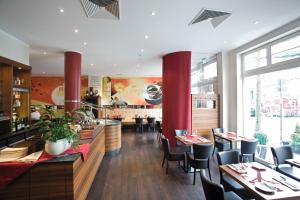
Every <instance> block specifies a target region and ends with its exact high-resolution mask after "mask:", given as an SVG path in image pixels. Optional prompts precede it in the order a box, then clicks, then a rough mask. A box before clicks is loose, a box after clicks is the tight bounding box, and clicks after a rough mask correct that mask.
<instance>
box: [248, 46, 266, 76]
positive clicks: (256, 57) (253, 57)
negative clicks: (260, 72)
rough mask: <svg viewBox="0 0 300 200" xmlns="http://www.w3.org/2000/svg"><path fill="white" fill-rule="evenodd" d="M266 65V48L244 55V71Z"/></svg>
mask: <svg viewBox="0 0 300 200" xmlns="http://www.w3.org/2000/svg"><path fill="white" fill-rule="evenodd" d="M266 65H267V50H266V49H261V50H259V51H255V52H253V53H250V54H248V55H246V56H245V57H244V67H245V71H247V70H251V69H256V68H259V67H263V66H266Z"/></svg>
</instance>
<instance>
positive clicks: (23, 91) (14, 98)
mask: <svg viewBox="0 0 300 200" xmlns="http://www.w3.org/2000/svg"><path fill="white" fill-rule="evenodd" d="M30 101H31V67H30V66H27V65H24V64H22V63H18V62H15V61H13V60H10V59H6V58H4V57H0V113H1V115H2V118H3V119H5V120H3V121H1V120H0V121H1V122H0V134H2V133H7V132H10V131H15V128H13V126H14V122H15V121H16V120H17V119H19V120H22V121H25V122H26V123H28V124H29V122H30ZM0 119H1V118H0Z"/></svg>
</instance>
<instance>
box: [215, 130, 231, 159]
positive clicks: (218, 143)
mask: <svg viewBox="0 0 300 200" xmlns="http://www.w3.org/2000/svg"><path fill="white" fill-rule="evenodd" d="M212 133H213V137H214V150H213V153H212V154H213V155H214V154H215V149H216V148H217V149H218V152H221V151H228V150H230V142H228V141H226V140H223V139H218V138H217V137H216V135H215V134H216V133H224V129H223V128H212Z"/></svg>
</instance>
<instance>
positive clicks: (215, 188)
mask: <svg viewBox="0 0 300 200" xmlns="http://www.w3.org/2000/svg"><path fill="white" fill-rule="evenodd" d="M204 172H205V170H201V171H200V177H201V182H202V186H203V190H204V195H205V198H206V200H224V199H225V196H224V193H225V192H224V188H223V186H222V185H221V184H217V183H214V182H212V181H210V180H209V179H208V178H207V177H206V176H205V174H204Z"/></svg>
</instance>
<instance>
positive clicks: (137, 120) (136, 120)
mask: <svg viewBox="0 0 300 200" xmlns="http://www.w3.org/2000/svg"><path fill="white" fill-rule="evenodd" d="M135 123H136V124H143V118H139V117H138V118H135Z"/></svg>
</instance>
